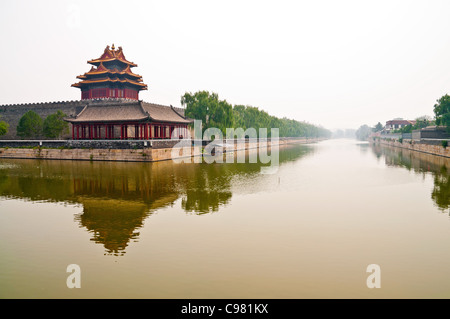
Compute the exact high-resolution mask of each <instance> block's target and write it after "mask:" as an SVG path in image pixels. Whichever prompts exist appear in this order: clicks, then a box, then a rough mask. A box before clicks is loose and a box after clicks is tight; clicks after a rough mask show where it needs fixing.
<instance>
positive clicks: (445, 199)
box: [372, 145, 450, 211]
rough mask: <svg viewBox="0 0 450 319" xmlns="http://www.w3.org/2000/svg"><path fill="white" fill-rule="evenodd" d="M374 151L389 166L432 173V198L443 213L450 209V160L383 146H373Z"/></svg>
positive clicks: (419, 172)
mask: <svg viewBox="0 0 450 319" xmlns="http://www.w3.org/2000/svg"><path fill="white" fill-rule="evenodd" d="M372 150H373V152H374V153H375V155H376V156H377V157H380V156H384V157H385V161H386V165H388V166H400V167H404V168H406V169H407V170H409V171H411V170H412V171H414V172H415V173H418V174H422V175H425V174H427V173H431V174H432V175H433V178H434V187H433V191H432V193H431V198H432V199H433V201H434V203H435V205H436V206H437V207H438V208H439V209H440V210H441V211H445V210H447V209H448V208H449V207H450V172H449V170H448V167H450V159H448V158H445V157H441V156H436V155H431V154H425V153H419V152H413V151H410V150H406V149H398V148H393V147H388V146H382V145H372Z"/></svg>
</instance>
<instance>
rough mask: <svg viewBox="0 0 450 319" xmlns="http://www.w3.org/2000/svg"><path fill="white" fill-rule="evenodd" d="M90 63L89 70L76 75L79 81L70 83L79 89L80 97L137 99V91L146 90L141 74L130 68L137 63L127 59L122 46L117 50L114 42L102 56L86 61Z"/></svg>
mask: <svg viewBox="0 0 450 319" xmlns="http://www.w3.org/2000/svg"><path fill="white" fill-rule="evenodd" d="M88 63H89V64H92V68H91V70H90V71H89V72H86V73H84V74H83V75H79V76H77V78H78V79H80V80H81V81H80V82H78V83H75V84H72V86H73V87H77V88H80V89H81V92H82V93H81V98H82V99H93V98H129V99H134V100H138V97H139V91H142V90H147V85H146V84H144V83H143V82H142V76H140V75H138V74H135V73H133V72H132V71H131V68H133V67H136V66H137V64H135V63H133V62H130V61H128V60H127V59H126V58H125V55H124V54H123V51H122V47H119V48H118V49H117V50H116V49H115V47H114V44H113V45H112V47H111V48H110V47H109V45H108V46H107V47H106V49H105V51H104V52H103V54H102V56H101V57H100V58H98V59H93V60H90V61H88Z"/></svg>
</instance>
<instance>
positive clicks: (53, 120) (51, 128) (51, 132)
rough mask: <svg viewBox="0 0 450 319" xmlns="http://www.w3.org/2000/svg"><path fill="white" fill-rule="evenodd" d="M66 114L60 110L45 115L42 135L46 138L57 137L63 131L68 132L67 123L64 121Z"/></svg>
mask: <svg viewBox="0 0 450 319" xmlns="http://www.w3.org/2000/svg"><path fill="white" fill-rule="evenodd" d="M66 116H67V115H66V114H64V113H63V112H62V111H61V110H58V111H57V112H56V113H54V114H50V115H49V116H47V118H46V119H45V121H44V125H43V131H44V135H45V136H46V137H48V138H57V137H60V136H61V134H63V133H68V132H69V124H68V123H67V122H66V121H64V117H66Z"/></svg>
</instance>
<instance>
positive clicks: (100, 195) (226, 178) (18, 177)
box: [0, 146, 313, 255]
mask: <svg viewBox="0 0 450 319" xmlns="http://www.w3.org/2000/svg"><path fill="white" fill-rule="evenodd" d="M312 151H313V148H311V147H308V146H294V147H292V148H285V149H284V150H283V151H282V152H280V164H282V163H285V162H290V161H295V160H298V159H299V158H301V157H303V156H305V155H307V154H312ZM0 164H1V165H0V196H6V197H14V198H24V199H27V200H32V201H49V202H64V203H68V204H82V205H83V212H82V213H80V214H78V215H76V216H75V220H76V221H77V223H78V224H79V225H80V228H85V229H87V231H88V232H89V233H90V234H92V238H91V240H92V241H93V242H95V243H97V244H102V245H103V246H104V247H105V249H106V254H111V255H123V254H124V253H125V250H126V248H127V247H128V245H129V244H130V242H131V241H137V240H138V239H139V234H140V233H139V229H141V228H142V227H143V225H144V221H145V219H146V218H147V217H148V216H149V215H151V214H152V213H153V212H155V211H156V210H158V209H161V208H163V207H167V206H169V205H173V204H174V203H175V202H176V201H177V200H179V199H181V200H180V205H181V208H182V209H183V210H184V211H186V212H189V213H194V214H205V213H211V212H217V211H219V210H220V207H222V206H224V205H226V204H227V203H229V202H230V201H231V198H232V195H233V192H241V191H243V190H242V189H243V188H242V187H241V188H236V187H235V186H236V184H239V182H240V181H245V185H249V184H251V185H252V186H255V189H257V184H262V185H263V186H264V178H263V177H262V176H261V174H260V171H261V166H262V164H261V163H248V161H247V162H246V163H224V164H205V163H203V164H202V163H199V164H194V163H191V164H175V163H173V162H171V161H167V162H158V163H123V162H81V161H80V162H76V161H74V162H71V161H49V160H41V161H35V160H17V159H15V160H3V159H2V160H0ZM233 185H234V186H233ZM244 188H245V190H244V191H246V192H247V191H249V192H252V190H249V189H248V187H244Z"/></svg>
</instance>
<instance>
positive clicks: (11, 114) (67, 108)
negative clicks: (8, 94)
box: [0, 101, 86, 140]
mask: <svg viewBox="0 0 450 319" xmlns="http://www.w3.org/2000/svg"><path fill="white" fill-rule="evenodd" d="M85 105H86V102H83V101H63V102H46V103H25V104H9V105H0V121H5V122H6V123H8V124H9V131H8V133H7V134H6V135H3V136H0V139H1V140H7V139H16V138H17V131H16V128H17V125H18V124H19V120H20V118H21V117H22V116H23V115H24V114H25V113H26V112H28V111H30V110H32V111H34V112H36V113H37V114H39V116H40V117H41V118H42V120H45V118H46V117H47V116H49V115H50V114H53V113H56V112H57V111H58V110H61V111H62V112H64V113H65V114H67V115H68V116H75V115H76V114H78V113H79V112H81V110H82V109H83V108H84V106H85ZM70 126H71V125H70V124H69V128H70ZM69 132H70V130H69ZM69 137H71V135H70V133H69V134H67V135H65V136H63V137H62V138H69Z"/></svg>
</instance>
